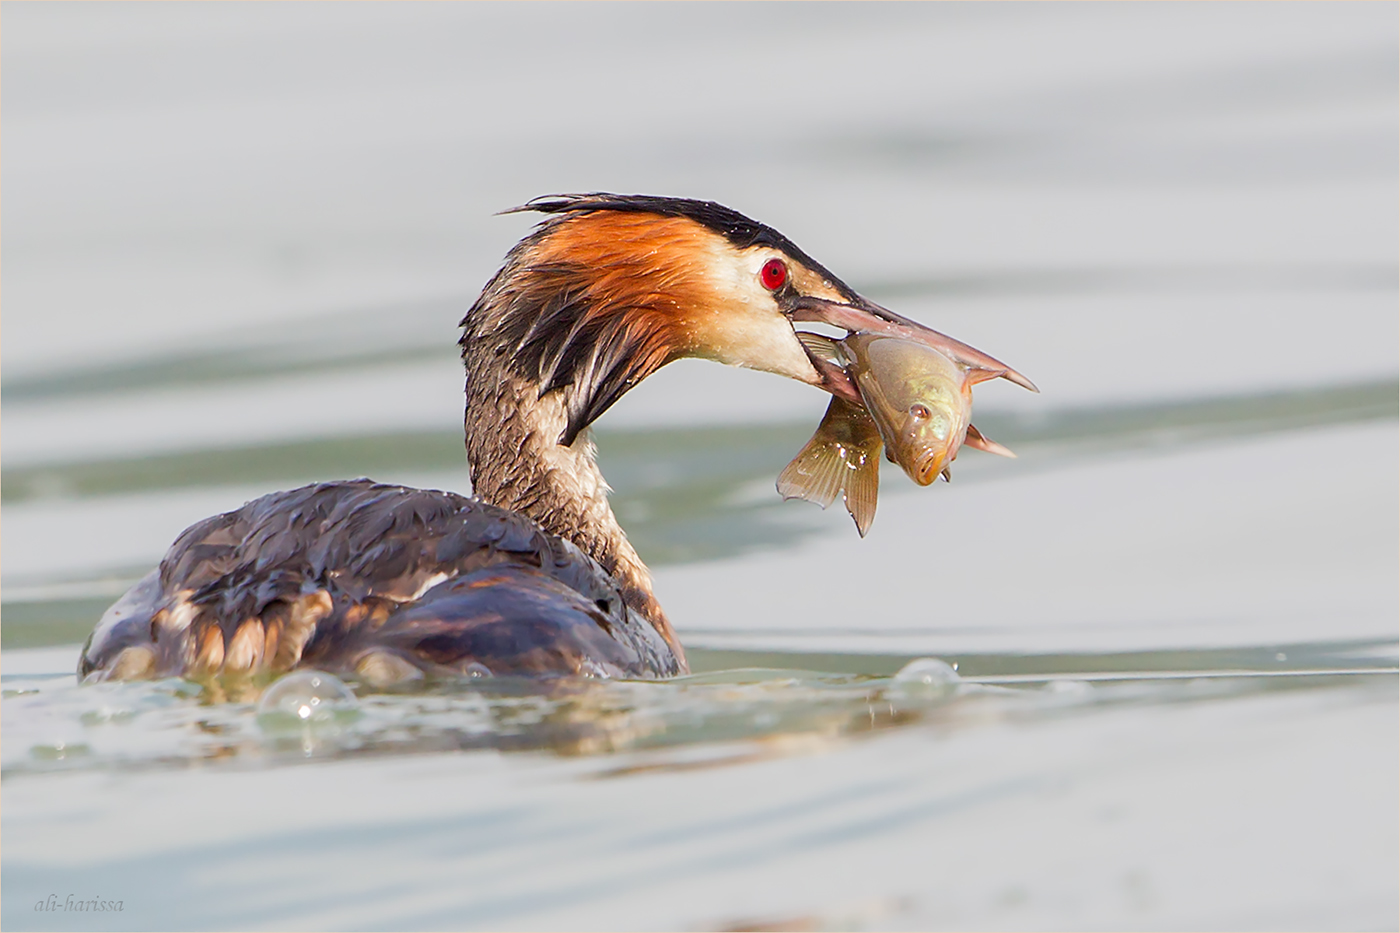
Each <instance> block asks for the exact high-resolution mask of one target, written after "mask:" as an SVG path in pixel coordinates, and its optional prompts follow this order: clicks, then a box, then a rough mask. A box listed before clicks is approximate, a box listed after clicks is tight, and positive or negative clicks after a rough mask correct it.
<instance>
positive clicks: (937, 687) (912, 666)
mask: <svg viewBox="0 0 1400 933" xmlns="http://www.w3.org/2000/svg"><path fill="white" fill-rule="evenodd" d="M893 681H894V683H893V687H894V690H895V691H896V692H898V693H900V694H903V695H906V696H916V697H924V698H928V699H938V698H941V697H945V696H949V695H951V694H953V693H955V692H956V691H957V689H958V684H960V683H961V682H962V678H961V677H959V676H958V672H957V671H955V670H953V667H952V665H950V664H948V662H946V661H941V660H939V659H938V658H917V659H916V660H913V661H910V662H909V663H908V664H906V665H904V666H903V667H902V668H900V669H899V673H897V674H895V675H894V678H893Z"/></svg>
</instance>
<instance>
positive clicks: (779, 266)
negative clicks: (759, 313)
mask: <svg viewBox="0 0 1400 933" xmlns="http://www.w3.org/2000/svg"><path fill="white" fill-rule="evenodd" d="M787 277H788V269H787V263H785V262H783V261H782V260H781V259H770V260H768V261H767V262H765V263H764V264H763V268H762V269H760V270H759V273H758V280H759V281H760V282H762V283H763V287H764V288H766V289H768V290H769V291H770V292H776V291H777V290H778V289H780V288H782V287H783V283H784V282H786V281H787Z"/></svg>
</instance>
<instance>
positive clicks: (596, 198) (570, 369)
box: [462, 194, 1028, 445]
mask: <svg viewBox="0 0 1400 933" xmlns="http://www.w3.org/2000/svg"><path fill="white" fill-rule="evenodd" d="M514 211H538V212H541V213H544V214H549V215H552V216H551V217H549V218H548V219H546V220H545V221H544V222H543V223H542V224H541V225H540V226H539V227H538V228H537V229H536V230H535V231H534V232H533V233H532V234H531V235H530V236H528V237H526V238H525V239H524V240H522V241H521V242H520V244H518V245H517V246H516V247H515V248H514V249H513V250H512V251H511V253H510V255H509V256H507V258H506V262H505V265H504V266H503V267H502V268H501V270H500V272H498V273H497V274H496V276H495V278H493V279H492V281H491V282H490V283H489V284H488V285H487V286H486V289H485V291H484V292H483V293H482V296H481V298H480V299H478V300H477V303H476V305H474V306H473V308H472V310H471V311H470V312H468V314H467V316H466V318H465V319H464V320H463V322H462V325H463V327H464V333H463V339H462V346H463V351H464V355H466V354H467V353H469V352H475V353H478V354H480V353H482V352H483V351H484V350H486V349H487V348H488V347H489V353H490V355H491V356H493V357H494V361H495V362H497V363H499V364H502V365H504V366H505V367H506V368H507V369H508V370H509V371H511V372H512V374H513V375H515V376H517V377H519V378H521V379H525V380H529V381H531V382H533V383H535V384H536V385H538V387H539V396H540V397H541V398H543V397H544V396H545V395H547V394H549V393H551V392H555V391H556V390H564V393H565V396H564V403H565V409H566V415H567V417H566V424H565V427H564V429H563V431H562V433H561V435H560V436H559V442H560V443H562V444H565V445H568V444H572V443H573V440H574V438H575V437H576V436H577V435H578V433H579V432H580V431H581V430H583V428H585V427H587V426H588V425H589V424H590V423H592V422H593V421H594V420H595V419H596V418H598V417H599V416H600V415H601V414H602V413H603V412H604V411H606V410H607V409H608V408H609V407H610V406H611V405H612V404H613V403H614V402H616V401H617V400H618V399H619V398H621V397H622V395H623V394H624V393H626V392H627V391H628V390H629V389H631V388H632V387H633V386H635V385H636V384H637V383H638V382H640V381H642V380H643V379H645V378H646V377H647V376H648V375H650V374H651V373H653V372H655V371H656V370H657V369H659V368H660V367H661V366H663V365H665V364H666V363H669V362H671V361H672V360H676V359H680V358H682V357H700V358H704V359H711V360H715V361H718V362H721V363H727V364H729V365H732V366H742V367H746V368H749V369H757V370H763V371H765V372H772V373H776V374H778V375H782V376H787V377H788V378H791V379H796V380H798V381H800V382H804V383H807V384H809V385H814V386H818V387H820V388H823V389H826V390H827V391H829V392H832V393H833V394H839V395H844V396H845V397H847V398H849V399H852V400H856V399H857V398H858V396H857V393H856V392H855V390H854V388H853V387H852V386H851V385H850V383H849V380H848V379H846V377H845V375H844V373H842V372H841V370H840V369H839V368H837V367H835V366H833V365H832V364H831V363H830V361H829V360H827V359H825V358H822V357H821V356H820V355H814V354H813V353H811V352H810V351H809V350H808V349H807V348H806V347H805V346H804V344H803V343H802V341H800V340H799V339H798V336H797V330H798V328H797V325H798V323H799V322H803V321H811V322H820V323H826V324H831V325H835V326H836V327H839V328H844V329H845V330H847V331H873V332H892V330H898V331H908V332H909V333H908V334H904V336H908V335H909V334H913V335H914V339H920V340H925V341H928V342H930V343H931V345H937V346H940V347H945V348H946V347H947V346H950V345H955V346H956V347H957V348H960V349H961V350H965V351H967V352H968V353H970V354H972V355H973V357H972V358H973V362H974V363H975V364H977V365H981V366H984V367H985V366H986V365H987V364H988V363H990V366H991V370H989V372H994V374H995V375H1006V374H1008V373H1011V372H1012V371H1011V370H1009V369H1008V368H1007V367H1005V366H1004V365H1002V364H1000V363H997V362H996V361H995V360H992V359H991V358H990V357H986V356H985V355H983V354H979V353H977V351H975V350H972V349H971V348H970V347H965V346H964V345H962V344H959V343H957V341H953V340H952V339H951V338H947V337H944V336H943V335H941V334H937V333H936V332H934V331H930V330H928V329H927V328H924V327H922V325H919V324H916V323H914V322H912V321H908V320H907V319H904V318H901V317H899V316H898V315H895V314H893V313H892V312H889V311H887V310H885V309H884V308H881V307H880V306H878V305H876V304H874V303H872V302H870V301H868V300H866V299H864V298H862V297H861V296H860V295H858V294H856V292H855V291H854V290H853V289H851V288H850V287H849V286H847V285H846V284H845V283H844V282H842V281H841V280H840V279H838V278H837V277H836V276H835V275H833V274H832V273H831V272H829V271H828V270H827V269H826V268H825V267H823V266H822V265H821V264H820V263H818V262H817V261H816V260H814V259H812V258H811V257H810V256H808V255H807V254H806V253H804V252H803V251H802V250H801V249H799V248H798V247H797V245H796V244H794V243H793V242H792V241H791V240H789V239H788V238H787V237H785V236H783V235H782V234H781V233H779V232H778V231H776V230H774V229H772V228H771V227H768V226H765V225H763V224H761V223H758V222H757V221H754V220H751V219H749V218H748V217H745V216H744V215H742V214H740V213H738V212H737V211H733V210H730V209H729V208H727V207H724V206H722V205H720V204H716V203H714V202H712V201H696V200H689V199H683V198H663V197H649V196H641V195H614V194H583V195H560V196H551V197H544V198H537V199H535V200H533V201H531V202H529V203H528V204H526V205H523V206H522V207H519V208H515V209H513V211H512V212H514ZM964 356H967V354H966V353H965V354H964ZM954 358H955V359H956V358H957V357H956V356H955V357H954ZM960 362H961V361H960ZM990 377H991V376H990V375H989V376H988V377H987V378H990ZM1008 378H1011V377H1010V376H1008ZM1027 385H1028V383H1027Z"/></svg>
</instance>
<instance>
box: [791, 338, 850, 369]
mask: <svg viewBox="0 0 1400 933" xmlns="http://www.w3.org/2000/svg"><path fill="white" fill-rule="evenodd" d="M797 340H798V342H799V343H801V344H802V346H803V347H805V348H806V349H807V352H808V353H810V354H812V355H813V356H815V357H818V358H820V359H823V360H826V361H827V362H828V363H835V364H836V365H837V366H845V365H846V359H845V358H844V357H843V356H842V355H841V350H840V348H839V347H837V345H836V341H835V340H832V339H831V338H830V337H823V336H822V335H821V334H809V333H806V332H805V331H798V332H797Z"/></svg>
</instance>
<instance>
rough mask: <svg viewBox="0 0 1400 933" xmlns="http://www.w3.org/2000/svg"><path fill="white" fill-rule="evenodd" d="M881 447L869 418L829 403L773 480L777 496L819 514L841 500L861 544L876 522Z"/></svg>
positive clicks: (836, 401)
mask: <svg viewBox="0 0 1400 933" xmlns="http://www.w3.org/2000/svg"><path fill="white" fill-rule="evenodd" d="M881 446H882V444H881V442H880V433H879V431H877V430H876V428H875V424H874V422H873V421H871V420H870V415H869V414H867V413H866V411H865V410H864V409H862V408H860V407H858V406H856V405H852V404H851V403H849V402H846V401H844V400H842V399H840V398H835V397H833V398H832V400H831V404H830V405H828V406H827V409H826V415H825V416H824V417H823V418H822V423H821V424H820V425H819V426H818V427H817V430H816V433H815V434H813V435H812V438H811V440H809V441H807V443H806V445H805V446H804V447H803V448H802V450H801V451H799V452H798V454H797V456H796V457H794V458H793V459H792V462H791V463H789V464H788V465H787V466H786V467H784V468H783V471H782V472H781V473H779V474H778V494H779V495H781V496H782V497H783V498H784V499H806V500H807V501H808V502H815V503H817V504H818V505H820V506H821V507H822V508H826V507H827V506H829V505H831V503H833V502H835V501H836V497H837V496H838V495H839V496H841V497H842V499H843V500H844V502H845V504H846V511H848V512H849V513H850V514H851V518H852V519H853V520H854V521H855V523H856V530H857V531H858V532H860V535H861V537H862V538H863V537H865V533H866V532H867V531H868V530H869V529H870V524H871V522H873V521H874V520H875V505H876V502H877V500H878V498H879V488H880V447H881Z"/></svg>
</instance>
